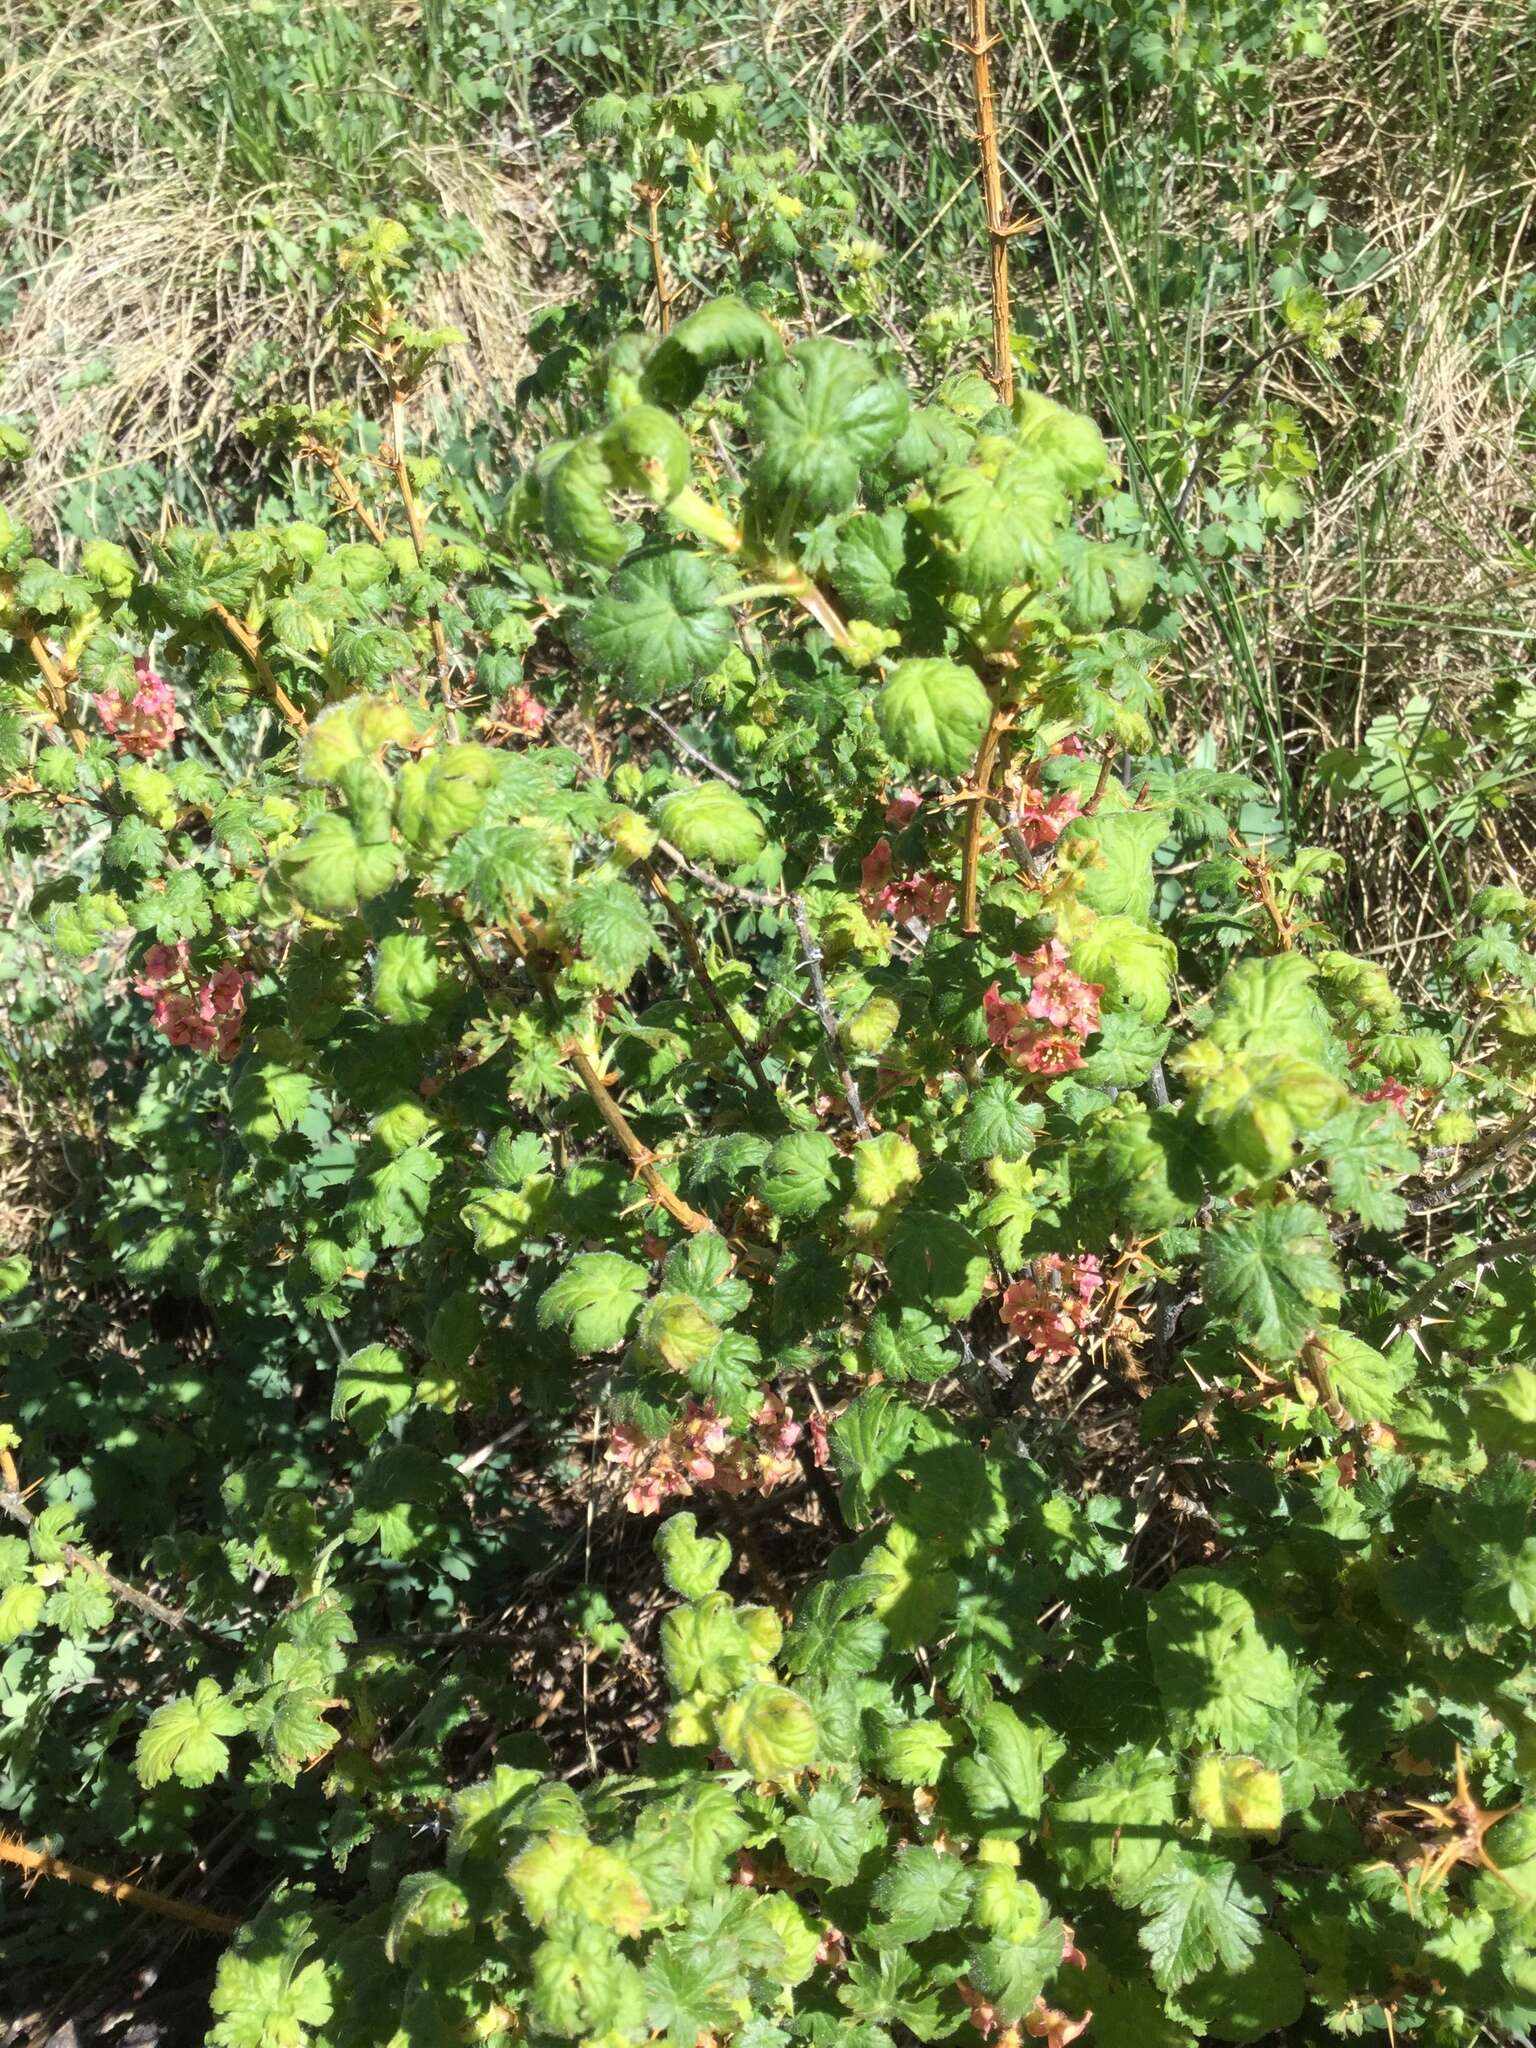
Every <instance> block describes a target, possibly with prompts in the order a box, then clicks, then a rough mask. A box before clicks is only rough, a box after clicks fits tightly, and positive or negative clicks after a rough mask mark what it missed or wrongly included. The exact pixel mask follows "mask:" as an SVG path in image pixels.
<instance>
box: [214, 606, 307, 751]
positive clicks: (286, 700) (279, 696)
mask: <svg viewBox="0 0 1536 2048" xmlns="http://www.w3.org/2000/svg"><path fill="white" fill-rule="evenodd" d="M208 610H209V614H210V615H211V616H212V617H213V618H215V619H217V620H218V622H219V624H220V625H221V626H222V627H223V628H224V630H225V632H226V633H227V634H228V635H229V637H230V639H231V640H233V641H234V643H235V645H236V647H238V648H239V650H240V652H241V654H243V655H244V657H245V659H246V660H247V661H248V662H249V663H250V665H251V667H252V668H253V669H254V670H255V671H256V677H257V680H258V681H259V682H260V684H261V686H262V688H263V689H264V690H265V691H266V693H267V695H268V696H269V697H270V698H271V699H272V702H273V703H274V704H275V705H276V706H277V708H278V710H279V711H280V712H281V713H282V715H283V718H284V719H285V721H286V722H287V723H288V724H289V725H291V726H292V727H293V730H294V731H295V732H299V733H303V732H308V731H309V720H308V719H307V718H306V717H305V716H304V714H303V712H302V711H301V710H300V709H299V707H298V705H297V704H295V703H294V701H293V699H292V698H291V697H290V696H289V694H288V692H287V691H286V690H285V689H284V688H283V686H282V684H281V683H280V682H279V681H278V680H277V677H276V676H275V675H273V673H272V666H271V663H270V662H269V661H268V660H267V657H266V656H265V655H264V654H263V653H262V651H261V641H260V639H259V638H258V637H257V635H256V634H254V633H253V632H252V631H251V629H250V627H249V626H248V625H247V624H246V623H245V621H244V620H243V619H237V618H236V617H235V615H234V613H233V612H232V611H231V610H230V609H229V607H228V606H227V605H222V604H211V605H209V607H208Z"/></svg>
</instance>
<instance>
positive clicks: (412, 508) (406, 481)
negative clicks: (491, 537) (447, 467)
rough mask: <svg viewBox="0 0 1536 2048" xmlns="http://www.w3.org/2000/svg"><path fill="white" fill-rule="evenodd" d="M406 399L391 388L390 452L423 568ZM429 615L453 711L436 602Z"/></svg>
mask: <svg viewBox="0 0 1536 2048" xmlns="http://www.w3.org/2000/svg"><path fill="white" fill-rule="evenodd" d="M405 399H406V394H405V393H404V392H403V391H391V392H390V394H389V428H390V434H391V437H392V441H393V446H392V447H391V449H390V454H391V457H392V458H393V462H394V470H395V482H396V483H397V484H398V485H399V487H400V503H401V505H402V506H403V507H404V510H405V523H406V525H407V526H408V527H409V528H410V530H411V548H412V550H413V552H414V553H415V556H416V566H417V568H418V569H422V568H425V567H426V555H427V528H426V522H425V521H424V520H423V518H422V516H421V505H420V503H419V501H418V499H417V497H416V491H415V487H414V485H413V484H412V482H411V472H410V468H409V465H408V464H407V462H406V459H405ZM427 616H428V620H429V623H430V624H431V628H432V653H433V657H434V659H435V661H436V663H437V681H438V687H439V689H441V691H442V693H443V698H444V701H445V702H446V703H447V704H448V707H449V709H450V710H451V709H452V708H453V705H452V699H451V697H450V696H449V676H450V671H449V661H448V640H447V636H446V634H445V633H444V632H443V621H442V618H441V616H440V614H439V612H438V609H437V606H436V605H433V607H432V609H431V611H430V612H429V613H428V615H427Z"/></svg>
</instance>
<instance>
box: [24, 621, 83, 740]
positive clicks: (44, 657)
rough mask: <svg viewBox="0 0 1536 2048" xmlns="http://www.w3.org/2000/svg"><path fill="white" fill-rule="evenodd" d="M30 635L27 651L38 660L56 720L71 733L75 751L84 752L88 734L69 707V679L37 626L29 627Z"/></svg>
mask: <svg viewBox="0 0 1536 2048" xmlns="http://www.w3.org/2000/svg"><path fill="white" fill-rule="evenodd" d="M26 637H27V652H28V653H29V654H30V655H31V657H32V659H33V660H34V661H35V662H36V663H37V672H38V674H39V675H40V676H41V677H42V679H43V692H44V695H45V696H46V697H47V700H48V709H49V711H50V712H51V713H52V715H53V722H54V724H55V725H56V726H57V727H58V728H59V730H60V732H62V733H65V734H67V736H68V738H69V741H70V743H71V745H72V746H73V747H74V750H75V752H76V753H77V754H83V753H84V752H85V733H84V731H83V730H82V729H81V725H80V721H79V720H78V719H77V718H76V717H75V714H74V713H73V712H72V711H71V710H70V708H69V685H68V684H67V683H66V682H65V680H64V677H63V673H62V672H61V670H60V668H59V665H58V663H57V662H56V661H55V660H54V658H53V656H52V654H50V653H49V651H48V643H47V641H46V640H45V639H44V638H43V636H42V634H41V633H39V632H38V631H37V629H36V627H31V628H29V629H28V631H27V636H26Z"/></svg>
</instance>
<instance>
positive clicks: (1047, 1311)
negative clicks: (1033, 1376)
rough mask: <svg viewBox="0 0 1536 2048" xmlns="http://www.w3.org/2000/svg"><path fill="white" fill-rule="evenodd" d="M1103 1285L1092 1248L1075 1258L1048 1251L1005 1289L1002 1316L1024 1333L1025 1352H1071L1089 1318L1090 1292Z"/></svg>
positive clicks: (1056, 1355) (1043, 1355)
mask: <svg viewBox="0 0 1536 2048" xmlns="http://www.w3.org/2000/svg"><path fill="white" fill-rule="evenodd" d="M1037 1276H1038V1277H1037ZM1103 1285H1104V1275H1103V1272H1102V1270H1101V1268H1100V1265H1099V1261H1098V1260H1097V1259H1096V1258H1095V1257H1094V1256H1093V1255H1092V1253H1091V1252H1085V1253H1083V1254H1082V1255H1081V1256H1080V1257H1078V1258H1075V1259H1063V1258H1062V1257H1061V1256H1060V1254H1059V1253H1057V1252H1051V1253H1049V1254H1047V1256H1046V1257H1045V1258H1043V1259H1040V1260H1038V1261H1037V1263H1036V1272H1035V1273H1033V1274H1028V1275H1026V1276H1025V1278H1023V1279H1022V1280H1015V1281H1014V1282H1013V1283H1012V1285H1011V1286H1009V1287H1007V1288H1005V1289H1004V1291H1003V1300H1002V1313H1003V1321H1004V1322H1005V1323H1006V1324H1007V1325H1008V1328H1009V1329H1010V1330H1011V1331H1012V1332H1013V1334H1014V1335H1015V1336H1016V1337H1022V1338H1023V1339H1024V1341H1025V1345H1026V1355H1027V1356H1028V1357H1030V1358H1032V1359H1035V1360H1037V1361H1039V1360H1043V1359H1052V1360H1065V1359H1069V1358H1075V1357H1076V1356H1077V1349H1078V1344H1079V1342H1080V1340H1081V1337H1082V1333H1083V1330H1084V1329H1085V1328H1086V1327H1087V1325H1088V1323H1089V1322H1091V1321H1092V1318H1093V1306H1092V1304H1093V1297H1094V1295H1095V1294H1097V1292H1098V1291H1099V1289H1100V1288H1101V1287H1102V1286H1103Z"/></svg>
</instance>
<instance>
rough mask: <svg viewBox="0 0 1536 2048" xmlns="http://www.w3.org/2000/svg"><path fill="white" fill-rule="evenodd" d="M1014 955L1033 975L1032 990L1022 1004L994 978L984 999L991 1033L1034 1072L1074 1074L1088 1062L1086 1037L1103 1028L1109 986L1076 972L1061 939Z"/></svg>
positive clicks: (1011, 1057) (1013, 1059)
mask: <svg viewBox="0 0 1536 2048" xmlns="http://www.w3.org/2000/svg"><path fill="white" fill-rule="evenodd" d="M1013 958H1014V963H1015V965H1016V966H1017V967H1018V970H1019V972H1020V974H1023V975H1027V976H1028V977H1029V984H1030V987H1029V994H1028V996H1027V997H1026V998H1025V999H1024V1001H1023V1002H1019V1001H1017V1000H1015V999H1011V998H1009V997H1006V996H1004V995H1003V994H1002V993H1001V992H1000V990H999V989H998V986H997V983H996V982H993V984H992V986H991V987H990V988H989V989H988V990H987V992H986V994H985V995H984V996H983V997H982V999H981V1002H982V1010H983V1012H984V1013H985V1016H986V1020H987V1036H988V1038H990V1039H991V1041H992V1043H993V1044H994V1045H995V1046H996V1047H997V1048H998V1050H999V1051H1000V1052H1001V1053H1002V1055H1003V1057H1004V1058H1005V1059H1006V1060H1007V1061H1008V1064H1009V1065H1010V1066H1014V1067H1021V1068H1022V1069H1023V1070H1024V1071H1025V1072H1026V1073H1029V1074H1048V1075H1051V1076H1055V1075H1057V1074H1070V1073H1071V1071H1072V1069H1073V1068H1074V1067H1080V1066H1081V1065H1082V1064H1083V1040H1084V1039H1085V1038H1087V1037H1088V1035H1089V1033H1090V1032H1093V1031H1097V1030H1098V1028H1099V998H1100V997H1101V996H1102V995H1103V993H1104V989H1103V986H1102V984H1101V983H1099V982H1096V981H1084V980H1083V978H1082V976H1081V975H1080V974H1074V973H1073V971H1072V969H1071V967H1070V965H1069V964H1068V960H1069V956H1068V953H1067V949H1066V947H1065V946H1064V945H1063V944H1062V943H1061V941H1060V939H1048V940H1047V941H1046V943H1045V944H1044V945H1043V946H1041V947H1039V948H1037V949H1036V951H1035V952H1033V953H1015V954H1014V956H1013Z"/></svg>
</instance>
